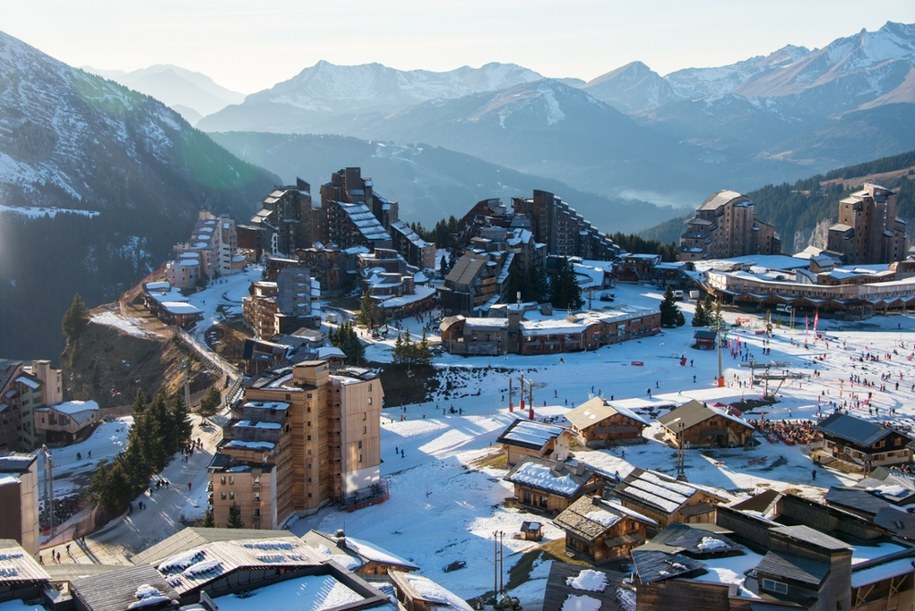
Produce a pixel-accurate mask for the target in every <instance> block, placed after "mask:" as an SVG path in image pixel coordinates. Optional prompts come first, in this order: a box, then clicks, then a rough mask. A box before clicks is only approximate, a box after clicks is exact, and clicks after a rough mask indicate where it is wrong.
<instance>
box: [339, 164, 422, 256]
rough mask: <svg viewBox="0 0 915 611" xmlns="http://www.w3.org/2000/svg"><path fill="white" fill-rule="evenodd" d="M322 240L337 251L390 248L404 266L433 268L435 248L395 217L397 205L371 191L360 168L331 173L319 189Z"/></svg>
mask: <svg viewBox="0 0 915 611" xmlns="http://www.w3.org/2000/svg"><path fill="white" fill-rule="evenodd" d="M321 207H322V208H323V210H324V222H325V225H324V234H323V239H324V240H325V241H327V242H333V243H334V244H336V245H337V246H339V247H340V248H343V249H346V248H350V247H353V246H365V247H367V248H370V249H374V248H393V249H394V250H396V251H397V252H398V253H400V255H401V256H402V257H403V258H404V259H406V261H407V263H409V264H410V265H414V266H416V267H419V268H421V269H430V268H435V245H434V244H430V243H429V242H426V241H425V240H423V239H422V238H421V237H419V236H418V235H417V234H416V232H414V231H413V230H412V229H410V227H409V226H408V225H407V224H406V223H404V222H403V221H401V220H400V218H399V205H398V203H397V202H396V201H394V200H389V199H387V198H385V197H382V196H381V195H379V194H378V193H376V192H375V190H374V185H373V183H372V179H371V178H363V177H362V171H361V169H360V168H344V169H342V170H339V171H337V172H334V173H333V174H332V175H331V177H330V182H328V183H325V184H324V185H322V186H321Z"/></svg>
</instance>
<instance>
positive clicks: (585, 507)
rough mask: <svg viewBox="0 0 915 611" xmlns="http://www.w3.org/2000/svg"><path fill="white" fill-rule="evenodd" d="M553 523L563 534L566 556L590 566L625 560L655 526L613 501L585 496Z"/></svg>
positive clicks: (638, 514)
mask: <svg viewBox="0 0 915 611" xmlns="http://www.w3.org/2000/svg"><path fill="white" fill-rule="evenodd" d="M553 522H554V523H555V524H556V525H557V526H559V527H560V528H562V529H563V530H564V531H565V535H566V554H568V555H569V556H572V557H576V556H584V557H585V558H587V559H588V560H590V561H591V562H604V561H607V560H614V559H618V558H628V557H629V553H630V552H631V551H632V548H634V547H638V546H639V545H642V544H643V543H644V542H645V539H646V537H647V534H648V529H649V528H653V527H656V526H657V522H655V521H654V520H652V519H651V518H649V517H647V516H644V515H642V514H640V513H638V512H636V511H633V510H631V509H627V508H626V507H624V506H623V504H622V503H620V502H619V501H618V500H616V499H603V498H601V497H594V496H584V497H582V498H580V499H578V500H577V501H575V502H574V503H572V504H571V505H570V506H569V507H568V508H567V509H566V510H565V511H563V512H562V513H560V514H559V515H558V516H556V518H555V519H554V520H553Z"/></svg>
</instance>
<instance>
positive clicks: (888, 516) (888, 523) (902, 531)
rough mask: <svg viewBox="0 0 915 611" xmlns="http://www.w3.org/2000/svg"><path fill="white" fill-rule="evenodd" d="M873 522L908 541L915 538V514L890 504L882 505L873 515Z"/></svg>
mask: <svg viewBox="0 0 915 611" xmlns="http://www.w3.org/2000/svg"><path fill="white" fill-rule="evenodd" d="M874 524H876V525H877V526H882V527H883V528H885V529H887V530H889V531H890V532H892V533H893V534H895V535H896V536H897V537H902V538H903V539H908V540H910V541H911V540H913V539H915V515H912V514H911V513H909V512H907V511H901V510H899V509H897V508H895V507H893V506H892V505H889V506H887V507H884V508H883V509H881V510H880V511H878V512H877V513H876V515H874Z"/></svg>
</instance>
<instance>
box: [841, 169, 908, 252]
mask: <svg viewBox="0 0 915 611" xmlns="http://www.w3.org/2000/svg"><path fill="white" fill-rule="evenodd" d="M906 241H907V236H906V222H905V221H904V220H902V219H900V218H898V217H897V216H896V192H895V191H890V190H889V189H887V188H884V187H881V186H879V185H874V184H868V183H865V185H864V188H863V189H861V190H860V191H856V192H854V193H852V194H851V195H850V196H848V197H846V198H845V199H843V200H841V201H840V202H839V222H838V223H836V224H834V225H832V226H831V227H830V228H829V234H828V236H827V242H826V248H827V250H830V251H832V252H834V253H837V254H839V255H841V256H842V257H843V259H844V260H845V263H846V264H851V265H854V264H866V263H892V262H893V261H902V260H903V259H904V258H905V256H906Z"/></svg>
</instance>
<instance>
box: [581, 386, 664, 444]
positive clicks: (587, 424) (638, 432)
mask: <svg viewBox="0 0 915 611" xmlns="http://www.w3.org/2000/svg"><path fill="white" fill-rule="evenodd" d="M566 418H567V419H568V421H569V422H571V423H572V430H573V431H575V433H576V434H577V435H578V438H579V439H580V441H581V444H582V445H584V446H585V447H588V448H607V447H611V446H615V445H622V444H630V443H642V442H644V441H645V438H644V437H642V430H643V429H644V428H645V427H646V426H648V422H647V421H646V420H645V419H644V418H642V417H641V416H639V415H638V414H636V413H635V412H634V411H633V410H631V409H629V408H626V407H623V406H622V405H619V404H618V403H614V402H611V401H607V400H605V399H602V398H601V397H593V398H591V399H588V400H587V401H585V402H584V403H582V404H581V405H579V406H578V407H576V408H575V409H573V410H571V411H569V412H568V413H566Z"/></svg>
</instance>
